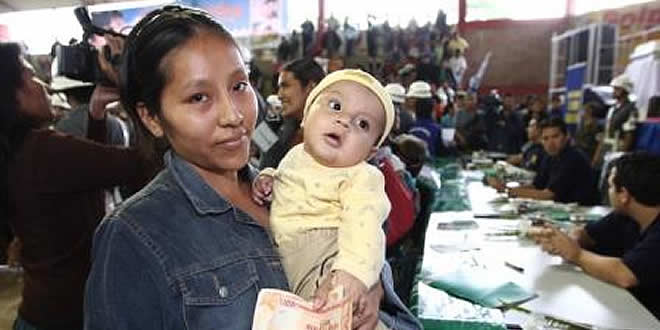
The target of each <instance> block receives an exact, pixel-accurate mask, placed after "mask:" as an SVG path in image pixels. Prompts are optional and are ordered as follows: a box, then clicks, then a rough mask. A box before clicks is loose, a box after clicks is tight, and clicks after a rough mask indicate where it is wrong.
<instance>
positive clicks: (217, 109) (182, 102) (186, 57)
mask: <svg viewBox="0 0 660 330" xmlns="http://www.w3.org/2000/svg"><path fill="white" fill-rule="evenodd" d="M161 67H162V68H165V72H166V73H167V83H166V85H165V87H164V89H163V91H162V94H161V95H162V96H161V100H160V101H161V114H160V115H159V116H157V117H151V116H146V115H144V113H145V110H140V109H138V111H140V112H141V114H142V115H141V117H142V120H143V122H144V123H145V125H146V126H147V128H148V129H149V130H150V131H151V133H152V134H154V135H155V136H163V135H164V136H165V137H166V138H167V140H168V141H169V143H170V145H171V147H172V149H174V151H176V153H177V154H179V155H180V156H181V157H183V158H184V159H185V160H187V161H188V162H190V163H191V164H192V165H193V166H195V167H196V169H197V170H198V171H201V173H202V174H204V173H216V174H221V173H223V172H231V171H236V170H238V169H240V168H242V167H243V166H245V164H247V161H248V157H249V154H250V153H249V148H250V137H251V136H252V132H253V130H254V125H255V118H256V114H257V103H256V97H255V94H254V91H253V90H252V87H251V86H250V84H249V81H248V73H247V68H246V66H245V64H244V62H243V60H242V58H241V55H240V53H239V51H238V48H236V46H235V45H234V44H233V43H232V42H231V41H229V40H225V39H223V38H222V37H220V36H218V35H217V34H214V33H213V32H208V31H202V32H200V33H199V34H198V35H197V36H195V37H193V38H192V39H190V40H189V41H187V42H186V43H185V44H183V45H182V46H180V47H178V48H177V49H175V50H174V51H173V52H172V53H170V54H168V55H167V56H166V57H165V58H164V59H163V61H162V63H161Z"/></svg>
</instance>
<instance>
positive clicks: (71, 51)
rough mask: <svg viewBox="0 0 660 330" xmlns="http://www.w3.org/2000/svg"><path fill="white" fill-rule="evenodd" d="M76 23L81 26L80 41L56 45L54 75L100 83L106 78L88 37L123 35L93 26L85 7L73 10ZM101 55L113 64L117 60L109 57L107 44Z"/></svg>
mask: <svg viewBox="0 0 660 330" xmlns="http://www.w3.org/2000/svg"><path fill="white" fill-rule="evenodd" d="M74 13H75V15H76V19H78V23H80V26H81V27H82V28H83V38H82V41H81V42H79V43H77V44H73V45H68V46H64V45H57V46H56V47H55V55H56V57H57V72H55V73H54V75H62V76H65V77H67V78H70V79H75V80H80V81H83V82H91V83H100V82H107V81H108V79H107V78H106V77H105V75H104V74H103V71H102V70H101V67H100V65H99V61H98V50H97V49H96V48H95V47H94V46H93V45H91V44H90V43H89V39H90V37H92V36H94V35H98V36H103V35H106V34H109V35H113V36H120V37H125V36H124V35H123V34H120V33H117V32H114V31H111V30H106V29H102V28H100V27H97V26H94V25H93V24H92V20H91V19H90V17H89V12H88V11H87V8H86V7H78V8H76V9H75V10H74ZM103 53H104V54H103V55H104V56H105V57H106V59H108V61H110V62H111V63H113V64H116V62H117V60H116V59H112V58H111V54H110V49H109V48H108V46H105V47H104V48H103Z"/></svg>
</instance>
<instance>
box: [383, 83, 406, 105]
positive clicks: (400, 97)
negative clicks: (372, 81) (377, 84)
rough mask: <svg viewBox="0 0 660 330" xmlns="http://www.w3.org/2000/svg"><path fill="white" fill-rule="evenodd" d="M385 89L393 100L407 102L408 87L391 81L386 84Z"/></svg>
mask: <svg viewBox="0 0 660 330" xmlns="http://www.w3.org/2000/svg"><path fill="white" fill-rule="evenodd" d="M385 90H386V91H387V92H388V93H389V94H390V97H391V98H392V102H394V103H404V102H406V89H405V88H404V87H403V86H402V85H401V84H398V83H391V84H387V86H385Z"/></svg>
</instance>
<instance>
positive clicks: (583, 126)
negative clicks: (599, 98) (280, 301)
mask: <svg viewBox="0 0 660 330" xmlns="http://www.w3.org/2000/svg"><path fill="white" fill-rule="evenodd" d="M386 29H387V27H386V26H381V27H378V29H377V28H376V27H372V28H371V30H372V31H371V32H370V33H372V35H371V37H370V38H372V39H373V38H375V39H374V40H380V41H378V42H376V41H374V40H371V41H370V42H371V43H372V44H373V45H372V47H370V48H373V47H376V48H375V49H378V46H377V45H380V44H381V43H382V44H383V45H385V46H384V47H386V49H390V48H387V47H388V46H387V45H390V43H391V44H392V45H393V44H398V45H399V46H396V47H394V46H392V49H401V50H402V51H403V55H402V54H399V55H397V52H392V54H391V55H392V56H390V57H388V61H389V62H387V63H388V64H387V65H385V66H384V68H379V69H378V70H377V71H374V72H369V70H368V68H364V67H360V68H345V66H346V64H345V62H344V61H335V62H332V61H331V62H332V65H329V66H328V67H327V68H326V69H324V68H323V67H322V65H321V64H319V62H317V60H315V58H314V57H313V56H310V55H314V54H313V52H312V53H308V52H307V51H303V52H293V54H295V55H302V56H291V55H290V54H292V52H291V51H290V50H287V51H286V52H285V51H284V50H281V52H282V54H285V55H286V56H285V55H282V56H281V60H283V61H284V62H283V63H282V65H281V67H280V69H279V71H278V72H277V77H276V78H275V79H276V81H277V94H274V95H269V96H268V97H266V98H264V97H263V96H262V95H260V93H259V90H258V89H257V88H256V87H254V86H255V85H254V84H251V82H250V80H251V79H250V78H251V77H250V76H249V68H248V65H247V64H246V63H245V62H244V60H243V54H242V53H241V48H240V47H239V46H238V44H237V43H236V41H235V40H234V38H233V37H232V35H231V34H230V33H229V32H228V31H227V30H225V29H224V27H223V26H222V25H220V24H219V23H217V22H216V21H215V20H214V19H213V18H212V17H210V16H209V15H208V14H206V13H205V12H203V11H200V10H196V9H190V8H183V7H179V6H165V7H163V8H160V9H157V10H154V11H153V12H151V13H149V14H148V15H147V16H146V17H145V18H143V19H142V20H141V21H140V23H138V24H137V25H136V26H135V27H134V28H133V29H132V31H131V33H130V35H128V36H127V37H126V38H121V37H114V36H105V39H106V46H105V47H107V51H104V52H99V63H100V68H101V70H102V71H103V72H104V74H105V77H106V79H105V80H106V82H105V83H104V84H96V85H95V84H91V83H84V82H80V81H75V80H72V79H69V78H66V77H59V76H56V77H51V79H50V80H51V82H50V84H46V83H44V82H43V81H42V80H41V79H39V77H37V76H36V75H35V72H34V70H33V69H32V68H31V66H30V64H29V63H28V61H26V60H25V59H26V55H25V54H23V52H22V50H21V48H20V47H19V46H18V45H15V44H9V43H3V44H0V77H1V78H0V104H2V108H3V110H2V112H1V113H0V167H1V168H2V172H1V173H0V174H1V175H0V206H1V207H0V217H2V218H3V219H7V221H6V223H5V222H3V223H0V226H2V228H1V229H2V232H0V235H1V236H2V237H0V243H2V245H0V248H1V250H2V252H3V253H2V259H3V260H0V261H7V262H9V263H10V264H12V265H20V266H21V267H22V268H23V269H24V278H25V285H24V289H23V299H22V303H21V305H20V308H19V311H18V318H17V320H16V322H15V324H14V329H52V328H57V329H59V328H67V329H82V328H85V329H151V328H163V329H165V328H167V329H181V328H186V327H187V328H190V329H197V328H211V327H212V328H219V329H249V328H250V327H251V325H252V313H253V310H254V305H255V303H256V298H257V293H258V291H259V289H262V288H279V289H283V290H291V291H293V292H294V293H296V294H299V295H301V296H303V297H304V298H306V299H313V300H314V302H315V306H316V307H318V308H323V306H324V305H325V304H327V299H329V298H328V293H329V292H330V290H331V289H333V288H335V287H336V286H337V285H338V284H340V285H342V286H343V287H344V289H345V293H346V295H347V298H348V299H350V300H351V301H352V302H353V305H354V313H353V328H354V329H376V328H378V329H385V328H387V329H421V325H420V323H419V322H418V321H417V320H416V318H415V317H414V316H413V314H412V313H411V312H410V311H409V310H408V309H407V307H406V306H407V303H408V294H409V293H410V288H411V285H412V281H413V276H414V264H415V263H416V261H417V258H419V256H420V254H421V250H422V247H423V237H424V232H425V229H426V228H425V226H426V222H427V221H428V218H429V215H430V212H431V210H432V207H433V204H434V197H435V189H437V188H438V187H437V186H435V184H434V180H433V179H432V178H431V177H430V176H429V173H428V172H427V171H424V164H425V163H426V162H427V161H429V160H431V159H432V158H436V157H463V156H469V155H471V154H472V153H473V152H474V151H482V150H485V151H491V152H496V153H500V154H503V155H506V161H507V162H509V163H511V164H513V165H516V166H520V167H523V168H525V169H528V170H530V171H533V172H535V173H536V176H535V179H534V181H533V183H532V184H531V185H529V186H522V187H510V186H509V185H507V183H506V182H502V181H500V180H498V179H496V178H489V179H488V182H487V183H488V184H489V185H491V186H492V187H494V188H496V189H498V190H501V191H505V192H507V193H508V194H509V195H511V196H515V197H528V198H534V199H541V200H554V201H557V202H563V203H579V204H581V205H596V204H600V203H603V202H608V201H609V202H610V203H611V204H612V206H613V207H614V209H615V213H613V215H611V216H608V218H606V219H603V220H601V221H599V222H597V223H594V224H590V225H588V226H587V227H585V228H580V229H579V230H577V231H576V233H574V235H573V236H572V237H569V236H568V235H566V234H565V233H563V232H560V231H557V230H555V229H554V228H551V227H544V228H541V229H539V230H537V231H536V232H534V233H533V235H534V237H535V238H536V239H537V241H538V242H539V244H541V245H542V247H543V248H544V249H545V250H547V251H548V252H550V253H554V254H558V255H560V256H562V257H564V258H566V259H567V260H569V261H571V262H575V263H577V264H579V265H580V266H582V267H583V268H584V269H585V271H586V272H587V273H588V274H591V275H593V276H596V277H598V278H601V279H603V280H606V281H609V282H611V283H613V284H615V285H619V286H622V287H625V288H630V289H631V291H632V292H633V294H634V295H636V296H637V297H638V298H639V299H640V301H641V302H642V303H643V304H644V305H645V306H646V307H647V308H649V310H651V312H652V313H654V315H656V316H658V313H659V312H660V307H659V304H658V299H657V297H654V296H653V295H652V294H651V295H650V294H648V293H649V292H654V291H653V290H655V289H657V288H658V285H660V283H657V282H658V280H657V279H658V278H660V277H658V276H655V275H657V274H656V269H657V267H655V266H654V265H655V263H654V262H653V260H654V259H653V255H654V254H655V253H656V252H658V250H659V248H660V247H659V246H658V244H659V243H660V238H658V233H657V232H658V228H660V227H658V225H656V224H657V222H658V221H657V218H658V217H659V216H660V200H658V198H657V197H658V196H660V192H658V191H657V187H658V186H659V185H657V182H660V180H659V178H658V173H660V171H659V170H660V168H659V166H660V161H659V160H658V157H656V156H651V155H648V154H637V153H633V154H627V155H624V156H622V157H620V158H618V159H616V160H614V159H615V158H616V156H619V155H620V154H621V153H628V152H630V151H632V150H633V148H634V138H635V128H636V127H635V123H636V110H635V108H634V104H633V103H631V102H630V100H629V95H630V93H631V92H632V89H633V88H632V87H633V86H632V84H631V83H630V80H629V79H627V78H626V77H625V76H621V77H617V78H615V79H614V80H613V81H612V83H611V85H612V87H613V88H614V90H615V97H616V101H617V102H616V104H615V105H614V106H613V107H612V108H611V109H610V110H609V112H608V114H607V116H606V118H605V123H604V125H602V124H599V122H598V120H597V118H595V116H594V114H593V111H594V107H597V106H599V105H594V104H585V109H584V111H583V115H582V119H581V121H580V124H579V125H578V126H577V127H576V128H575V129H574V130H572V129H570V128H569V127H568V126H567V125H566V123H565V122H564V120H563V119H562V111H561V110H560V109H561V104H560V103H561V100H560V99H556V100H555V99H554V98H553V102H552V103H553V104H552V105H551V106H550V107H548V108H546V106H545V102H544V101H543V98H541V97H538V96H525V97H524V98H518V99H517V98H516V96H514V95H511V94H504V95H499V93H498V92H497V91H495V90H493V91H491V92H489V93H487V94H483V95H479V94H477V93H476V91H475V90H474V89H468V90H464V89H462V88H461V86H463V84H462V81H463V79H462V72H464V69H465V65H464V64H461V63H460V62H464V58H463V60H462V61H461V60H460V58H461V57H462V56H463V53H464V52H465V50H466V49H467V47H468V44H467V42H465V40H463V39H462V38H460V36H458V34H457V31H455V30H454V31H452V30H449V29H448V27H446V25H445V24H444V20H442V19H441V18H439V19H438V22H436V24H435V25H433V26H431V25H427V26H425V27H423V28H417V29H415V30H414V33H413V35H415V36H416V38H415V39H411V40H408V39H407V37H406V35H407V34H404V33H400V32H399V33H396V32H391V31H389V32H387V33H384V32H382V31H383V30H386ZM450 31H451V32H450ZM374 33H376V36H374V35H373V34H374ZM303 34H304V35H303V37H304V36H305V35H306V34H305V33H303ZM368 37H369V35H368ZM399 40H402V41H401V42H399ZM419 40H421V42H417V41H419ZM368 43H369V42H368ZM323 44H324V45H327V47H334V46H332V45H336V44H337V43H336V42H329V41H328V42H325V43H323ZM303 49H305V50H307V49H311V48H310V46H309V40H307V41H305V43H304V45H303ZM346 51H347V52H348V50H346ZM310 52H311V51H310ZM376 52H377V51H376ZM105 53H110V54H111V55H119V54H121V61H118V62H117V63H111V62H110V61H109V60H108V57H107V56H105ZM218 54H221V55H222V56H218ZM330 55H332V56H331V57H332V58H331V60H332V59H337V58H338V57H337V49H334V50H331V51H330ZM397 56H398V57H397ZM112 57H113V56H110V58H112ZM453 62H456V68H459V69H460V68H462V69H461V70H454V65H453V64H451V63H453ZM47 92H48V93H47ZM48 94H50V96H48ZM264 100H265V101H264ZM601 127H602V129H601ZM603 177H604V178H607V179H606V180H601V181H606V182H605V184H599V178H603ZM620 231H625V233H626V235H627V236H626V238H625V241H624V242H620V241H619V240H617V239H616V237H615V236H616V235H617V234H616V233H617V232H620ZM10 242H11V243H10ZM5 251H8V252H7V253H4V252H5ZM588 251H591V252H588ZM390 264H391V265H392V266H393V268H394V274H393V273H392V269H391V267H390ZM402 264H405V265H407V266H402ZM410 265H412V266H410ZM608 269H616V272H609V271H608Z"/></svg>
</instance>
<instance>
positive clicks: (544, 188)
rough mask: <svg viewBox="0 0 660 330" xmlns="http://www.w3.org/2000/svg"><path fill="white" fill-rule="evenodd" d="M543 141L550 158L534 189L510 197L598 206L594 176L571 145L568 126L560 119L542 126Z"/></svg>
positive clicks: (512, 192) (516, 191) (514, 192)
mask: <svg viewBox="0 0 660 330" xmlns="http://www.w3.org/2000/svg"><path fill="white" fill-rule="evenodd" d="M541 140H542V142H543V148H544V149H545V152H546V154H547V155H548V157H547V158H546V159H545V160H544V161H543V164H542V165H541V169H540V170H539V172H538V173H537V174H536V177H535V178H534V183H533V186H526V187H518V188H513V189H511V190H510V191H509V193H510V195H512V196H514V197H526V198H533V199H541V200H554V201H557V202H562V203H572V202H578V203H579V204H582V205H594V204H596V202H597V200H598V193H597V191H596V176H595V173H594V171H593V170H592V168H591V166H590V165H589V162H588V161H587V158H586V157H585V156H584V154H582V153H581V152H580V151H578V150H577V149H575V148H574V147H573V146H571V145H569V144H568V140H569V137H568V135H567V131H566V123H564V121H563V120H562V119H560V118H557V117H555V118H550V119H546V120H544V121H543V122H541Z"/></svg>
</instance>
